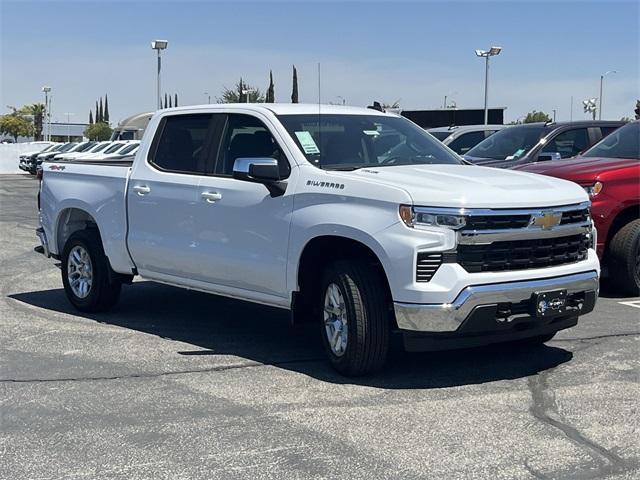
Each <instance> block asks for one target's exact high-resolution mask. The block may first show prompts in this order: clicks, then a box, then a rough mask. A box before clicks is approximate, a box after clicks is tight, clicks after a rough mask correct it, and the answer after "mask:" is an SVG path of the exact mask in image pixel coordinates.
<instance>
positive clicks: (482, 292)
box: [394, 271, 598, 335]
mask: <svg viewBox="0 0 640 480" xmlns="http://www.w3.org/2000/svg"><path fill="white" fill-rule="evenodd" d="M560 289H566V290H567V296H568V298H570V299H571V301H572V305H571V309H568V311H567V316H572V317H577V316H578V315H583V314H585V313H588V312H590V311H591V310H593V308H594V306H595V301H596V298H597V296H598V272H596V271H588V272H582V273H576V274H572V275H563V276H558V277H553V278H543V279H536V280H523V281H515V282H504V283H492V284H486V285H471V286H468V287H466V288H464V289H463V290H462V291H461V292H460V293H459V294H458V296H457V297H456V299H455V300H454V301H453V302H451V303H445V304H430V303H427V304H416V303H402V302H394V309H395V315H396V321H397V324H398V328H400V329H401V330H404V331H409V332H423V333H442V332H449V333H452V332H455V333H459V334H460V335H466V334H475V335H477V334H482V333H490V332H492V331H494V330H495V331H499V330H501V329H504V328H507V327H510V326H511V325H515V323H514V322H516V321H517V320H519V319H523V318H524V319H527V318H528V319H529V320H530V319H531V314H530V313H529V312H530V304H531V303H532V297H533V295H534V294H535V293H539V292H544V291H551V290H560ZM478 318H480V320H478ZM516 323H517V322H516Z"/></svg>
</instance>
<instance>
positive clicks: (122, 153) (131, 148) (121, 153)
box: [118, 143, 139, 155]
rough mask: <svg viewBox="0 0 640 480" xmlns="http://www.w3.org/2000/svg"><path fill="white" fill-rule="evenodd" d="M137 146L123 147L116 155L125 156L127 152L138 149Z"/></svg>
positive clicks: (133, 144) (134, 144) (135, 144)
mask: <svg viewBox="0 0 640 480" xmlns="http://www.w3.org/2000/svg"><path fill="white" fill-rule="evenodd" d="M138 146H139V144H137V143H132V144H131V145H127V146H126V147H124V148H123V149H122V150H121V151H119V152H118V153H119V154H120V155H125V154H127V153H129V152H131V151H132V150H135V149H136V148H138Z"/></svg>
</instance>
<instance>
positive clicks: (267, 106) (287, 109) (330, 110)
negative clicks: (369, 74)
mask: <svg viewBox="0 0 640 480" xmlns="http://www.w3.org/2000/svg"><path fill="white" fill-rule="evenodd" d="M220 109H225V110H229V109H231V110H236V109H237V110H254V111H262V112H264V111H271V112H273V113H275V114H276V115H310V114H317V113H318V109H320V112H321V113H322V114H325V115H326V114H329V115H379V116H394V117H395V116H397V115H396V114H393V113H383V112H380V111H378V110H373V109H371V108H363V107H350V106H344V105H325V104H321V105H318V104H317V103H218V104H205V105H188V106H183V107H175V108H166V109H162V110H161V112H162V113H165V112H180V111H193V110H204V111H215V110H220Z"/></svg>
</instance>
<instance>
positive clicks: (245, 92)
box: [242, 88, 255, 103]
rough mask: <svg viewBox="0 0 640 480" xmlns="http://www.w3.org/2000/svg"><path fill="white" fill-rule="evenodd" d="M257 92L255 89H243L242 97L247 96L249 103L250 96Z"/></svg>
mask: <svg viewBox="0 0 640 480" xmlns="http://www.w3.org/2000/svg"><path fill="white" fill-rule="evenodd" d="M252 92H255V90H254V89H253V88H243V89H242V95H246V98H247V103H249V94H250V93H252Z"/></svg>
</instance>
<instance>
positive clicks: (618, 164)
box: [514, 157, 640, 183]
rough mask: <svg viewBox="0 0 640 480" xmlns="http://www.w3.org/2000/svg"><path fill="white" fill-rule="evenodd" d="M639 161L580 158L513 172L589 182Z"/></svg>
mask: <svg viewBox="0 0 640 480" xmlns="http://www.w3.org/2000/svg"><path fill="white" fill-rule="evenodd" d="M639 163H640V161H638V160H634V159H627V158H601V157H582V158H575V159H572V160H560V161H555V162H554V161H551V162H540V163H530V164H528V165H521V166H517V167H514V170H518V171H523V172H531V173H540V174H542V175H551V176H553V177H558V178H564V179H566V180H571V181H574V182H579V183H583V182H590V181H593V180H595V179H596V178H597V177H598V176H599V175H601V174H603V173H606V172H611V171H613V170H620V169H624V168H629V167H632V166H634V165H638V164H639Z"/></svg>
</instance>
